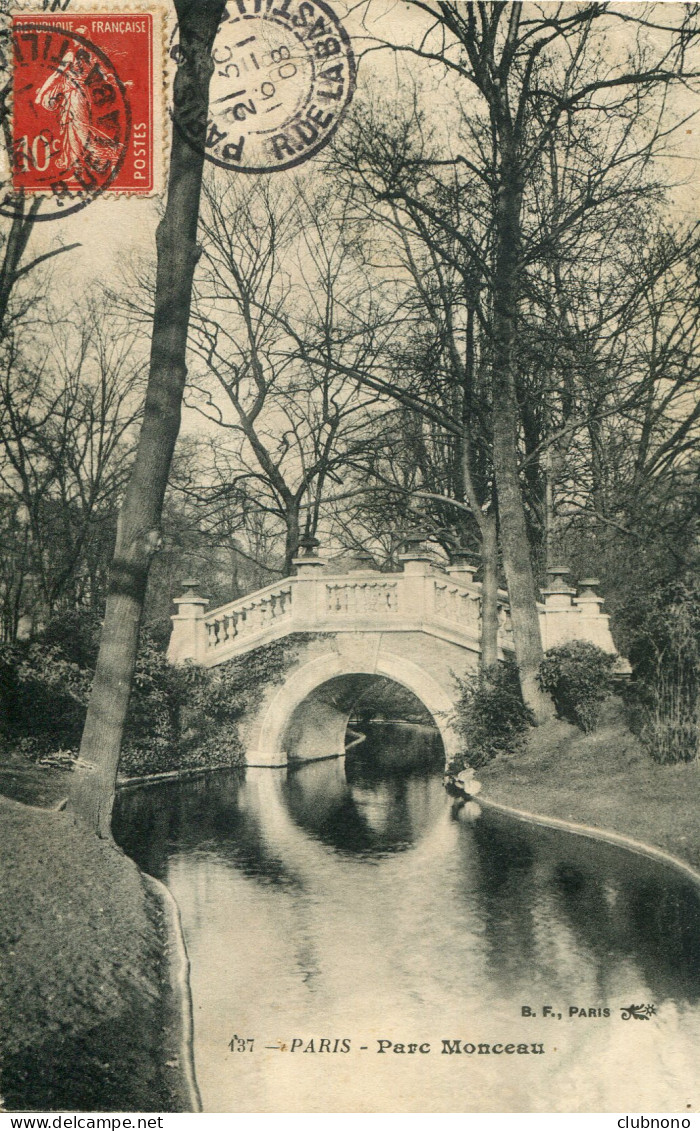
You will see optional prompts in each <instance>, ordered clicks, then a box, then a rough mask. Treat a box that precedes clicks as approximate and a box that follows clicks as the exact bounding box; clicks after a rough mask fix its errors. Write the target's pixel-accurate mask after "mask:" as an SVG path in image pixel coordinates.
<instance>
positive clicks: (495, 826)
mask: <svg viewBox="0 0 700 1131" xmlns="http://www.w3.org/2000/svg"><path fill="white" fill-rule="evenodd" d="M472 843H473V845H474V847H475V850H476V853H477V856H478V860H479V869H480V874H481V879H482V883H481V884H480V885H479V888H478V893H477V898H478V901H479V907H480V911H481V914H482V917H483V923H484V934H485V942H486V947H487V962H488V964H489V966H490V968H491V970H492V971H493V973H494V975H495V976H496V977H498V978H499V979H500V980H501V981H502V982H504V983H505V984H506V985H510V986H515V985H516V984H517V983H520V984H521V985H522V982H523V980H524V979H525V980H527V979H528V978H530V974H531V972H534V971H537V972H538V977H540V978H542V977H543V975H544V976H546V972H547V969H548V968H549V972H550V976H551V978H552V979H553V981H552V983H551V985H550V987H549V988H550V992H551V991H552V990H553V989H554V988H555V987H556V986H557V985H559V986H561V987H562V989H569V990H570V991H571V992H576V991H577V985H576V983H575V982H572V983H571V985H570V986H568V987H567V986H566V984H565V982H564V979H568V977H570V976H571V975H572V974H575V973H576V971H578V975H579V987H578V988H580V989H583V986H584V984H586V985H587V992H589V993H591V992H592V993H593V994H594V995H595V994H597V995H599V1001H598V1002H590V1003H589V1002H587V1001H584V1002H578V1001H575V1002H572V1004H578V1005H584V1006H585V1005H588V1004H591V1005H592V1004H599V1002H600V1001H603V1002H605V1001H606V1000H607V998H608V991H609V989H610V987H611V981H612V977H613V973H614V971H615V970H617V969H619V967H620V965H621V963H624V962H627V963H629V964H630V965H633V966H635V967H636V969H637V971H638V973H639V983H640V985H639V988H640V991H641V990H642V989H646V990H648V992H649V993H650V994H651V996H652V997H653V998H655V999H656V1001H657V1002H660V1001H663V1000H665V999H668V998H671V999H675V1000H680V999H683V1000H685V1001H687V1002H689V1003H695V1002H697V1001H698V999H699V998H700V893H698V892H697V891H695V890H694V889H693V888H692V887H691V886H690V885H689V884H687V883H686V882H684V881H683V880H682V879H681V878H680V877H678V878H677V877H676V876H674V874H673V872H672V871H671V870H670V869H668V868H664V867H662V866H659V865H658V864H655V863H654V862H653V861H648V860H645V859H643V858H641V857H638V856H636V855H634V854H632V853H629V852H626V851H624V850H622V849H616V848H614V847H612V846H609V845H604V844H598V843H595V842H593V841H590V840H586V839H584V838H578V837H572V836H570V835H568V834H566V833H563V832H562V833H559V832H556V831H554V830H549V829H542V828H533V827H529V826H527V825H524V824H523V825H520V826H516V827H513V826H512V825H511V824H510V823H508V824H506V823H504V821H503V820H502V819H501V818H497V817H494V816H493V815H489V816H487V818H486V819H482V820H480V821H479V822H478V823H477V824H476V826H475V827H474V830H473V842H472ZM463 851H465V852H467V851H470V849H469V847H468V844H467V842H466V841H465V842H464V847H463ZM468 898H469V899H470V900H471V898H473V897H472V894H471V893H470V894H469V896H468ZM554 939H558V946H556V945H553V940H554ZM562 948H563V949H562ZM543 984H544V982H543ZM615 1004H618V1003H617V1002H616V1003H615ZM623 1004H624V1003H623Z"/></svg>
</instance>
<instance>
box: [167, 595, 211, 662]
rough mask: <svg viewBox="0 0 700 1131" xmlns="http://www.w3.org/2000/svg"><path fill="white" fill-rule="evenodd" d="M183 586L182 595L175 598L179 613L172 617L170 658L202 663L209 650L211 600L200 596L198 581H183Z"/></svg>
mask: <svg viewBox="0 0 700 1131" xmlns="http://www.w3.org/2000/svg"><path fill="white" fill-rule="evenodd" d="M182 588H183V590H184V592H183V594H182V596H181V597H175V598H174V604H175V605H177V613H176V614H175V616H173V617H171V620H172V622H173V631H172V633H171V636H170V643H169V644H168V659H169V660H170V662H171V664H181V663H183V662H184V661H185V660H192V661H193V662H194V663H201V662H202V661H203V659H204V655H205V652H206V650H207V631H206V619H205V609H206V607H207V605H208V604H209V601H208V599H207V598H206V597H200V596H198V594H197V590H198V588H199V582H198V581H194V580H187V581H183V583H182Z"/></svg>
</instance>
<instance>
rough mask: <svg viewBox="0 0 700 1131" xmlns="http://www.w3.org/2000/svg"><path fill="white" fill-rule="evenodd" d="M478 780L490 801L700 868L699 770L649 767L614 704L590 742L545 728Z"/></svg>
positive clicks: (569, 729) (567, 729)
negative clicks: (617, 837)
mask: <svg viewBox="0 0 700 1131" xmlns="http://www.w3.org/2000/svg"><path fill="white" fill-rule="evenodd" d="M477 777H478V778H479V779H480V780H481V782H482V783H483V790H484V796H485V797H486V798H488V799H489V800H491V801H495V802H498V803H500V804H502V805H508V806H511V807H512V808H515V809H520V810H528V811H529V812H531V813H536V814H540V815H542V816H548V817H556V818H559V819H560V820H564V821H574V822H578V823H580V824H583V825H590V826H593V827H595V828H599V829H601V830H602V829H607V830H610V831H612V832H615V833H620V834H622V835H625V836H628V837H632V838H634V839H635V840H638V841H641V842H643V843H645V844H648V845H652V846H654V847H656V848H659V849H661V850H662V851H665V852H668V853H671V854H672V855H673V856H676V857H678V858H679V859H680V860H683V861H685V862H686V863H687V864H690V865H691V867H693V868H695V869H698V868H700V825H699V824H698V811H699V809H700V764H698V763H697V762H692V763H682V764H679V765H673V766H662V765H658V764H657V763H655V762H653V761H652V759H651V758H650V757H649V755H648V754H647V753H646V751H645V750H644V749H643V748H642V747H641V746H640V744H639V742H638V740H637V739H636V738H635V736H634V735H633V734H631V733H630V732H629V730H628V729H627V728H626V726H625V722H624V715H623V711H622V708H621V705H620V704H619V703H617V702H616V701H612V702H611V703H609V704H608V705H607V706H606V710H605V713H604V715H603V718H602V720H601V724H600V726H599V727H598V728H597V729H596V730H595V731H594V732H593V733H592V734H582V733H581V731H579V730H577V729H576V728H575V727H573V726H569V724H568V723H565V722H561V721H554V722H551V723H548V724H546V725H545V726H543V727H538V728H537V729H536V730H534V731H532V732H531V734H530V736H529V741H528V747H527V750H526V751H524V752H523V753H522V754H519V755H517V756H514V757H512V758H501V759H498V760H497V761H495V762H492V763H491V764H490V765H489V766H485V767H483V768H482V769H480V770H478V771H477Z"/></svg>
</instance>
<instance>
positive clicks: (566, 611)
mask: <svg viewBox="0 0 700 1131" xmlns="http://www.w3.org/2000/svg"><path fill="white" fill-rule="evenodd" d="M569 572H570V571H569V570H568V569H567V568H566V566H552V567H551V569H548V570H547V573H548V575H549V585H547V587H546V588H545V589H543V590H542V597H543V598H544V609H543V610H542V612H541V614H540V627H541V629H542V647H543V648H544V650H545V652H546V651H547V649H548V648H555V647H556V646H557V645H558V644H563V643H564V642H565V641H567V640H575V639H576V637H577V636H578V633H577V631H576V629H577V626H578V620H579V612H578V609H576V608H575V607H574V603H573V598H574V597H575V596H576V590H575V589H572V588H571V586H570V585H569V580H568V578H569Z"/></svg>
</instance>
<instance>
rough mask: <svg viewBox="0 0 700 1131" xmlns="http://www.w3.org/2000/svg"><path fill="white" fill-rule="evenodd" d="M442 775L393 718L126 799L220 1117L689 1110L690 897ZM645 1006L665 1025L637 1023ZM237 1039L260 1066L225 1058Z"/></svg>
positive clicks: (681, 884) (419, 737) (125, 825)
mask: <svg viewBox="0 0 700 1131" xmlns="http://www.w3.org/2000/svg"><path fill="white" fill-rule="evenodd" d="M409 734H410V738H409ZM435 760H437V768H436V767H435ZM441 761H442V758H441V751H440V749H439V741H438V742H435V740H434V739H431V738H430V737H429V736H427V735H425V734H421V733H419V732H417V731H414V732H409V731H407V730H406V728H403V727H402V728H398V729H397V728H394V729H391V730H389V729H388V728H387V729H386V730H384V732H383V733H380V732H379V731H377V732H375V733H374V734H373V735H372V736H371V741H370V743H369V744H368V745H366V746H365V747H364V748H363V747H361V746H358V747H356V748H354V750H353V751H351V753H350V754H349V755H348V756H347V758H346V759H336V760H330V761H326V762H316V763H313V764H310V765H307V766H303V767H300V768H297V769H294V770H270V769H259V770H254V769H248V770H246V771H244V772H241V773H233V772H228V773H218V774H213V775H211V776H209V777H207V778H202V779H199V780H196V781H191V782H183V783H169V784H167V785H160V786H153V787H149V788H144V789H139V790H134V791H130V792H127V793H124V794H123V795H122V796H121V798H120V801H119V807H118V813H117V817H116V824H115V832H116V835H117V837H118V839H119V840H120V842H121V843H122V844H123V845H124V847H125V848H126V850H127V851H128V852H129V853H130V854H131V855H133V856H134V857H135V858H136V860H137V861H138V862H139V864H140V865H141V866H142V867H144V868H145V869H146V870H147V871H150V872H152V873H153V874H155V875H158V876H160V877H161V878H162V879H164V880H166V882H167V883H168V884H169V886H170V888H171V890H172V891H173V893H174V895H175V897H176V899H177V901H178V903H179V905H180V909H181V913H182V919H183V924H184V929H185V934H186V938H187V944H188V949H189V952H190V958H191V962H192V990H193V997H194V1007H195V1030H196V1060H197V1073H198V1078H199V1083H200V1086H201V1089H202V1093H203V1097H204V1105H205V1110H208V1111H256V1112H264V1111H271V1112H282V1111H306V1112H314V1111H318V1112H332V1111H416V1112H425V1111H480V1110H481V1111H538V1110H539V1111H570V1110H581V1111H586V1110H588V1111H610V1110H624V1109H625V1108H629V1109H630V1110H653V1111H683V1110H686V1104H690V1105H691V1110H693V1109H695V1108H696V1107H697V1106H698V1096H697V1094H696V1084H695V1078H696V1075H697V1073H696V1071H695V1068H696V1059H697V1048H698V1042H699V1040H700V962H699V961H698V959H699V958H700V953H699V942H698V940H700V904H699V902H698V896H697V893H696V891H695V890H694V889H692V888H691V887H690V886H689V885H688V883H687V882H686V881H684V880H683V879H680V878H678V877H677V876H675V875H674V874H673V873H672V872H670V871H668V870H667V869H665V868H662V867H660V866H659V865H657V864H655V863H653V862H651V861H648V860H644V859H642V858H638V857H633V856H630V855H629V854H627V853H625V852H623V851H622V850H620V849H618V848H614V847H611V846H606V845H603V844H597V843H593V842H588V841H585V840H583V839H581V838H576V837H571V836H569V835H567V834H563V833H561V832H558V831H554V830H544V829H541V828H537V829H535V828H531V827H528V826H525V825H522V824H520V823H517V822H514V821H512V820H509V819H506V818H504V817H501V816H496V815H488V814H487V813H486V812H485V813H484V814H483V815H482V816H481V818H479V819H478V820H477V821H476V822H475V823H474V824H469V823H466V822H463V821H462V820H460V819H459V816H458V814H457V813H456V812H455V810H454V807H453V803H452V802H451V801H450V799H449V798H447V796H446V795H445V792H444V790H443V787H442V780H441V774H440V764H441ZM431 762H432V764H431ZM545 1003H546V1004H549V1005H551V1006H552V1007H554V1009H555V1011H560V1012H562V1014H564V1016H563V1018H562V1020H561V1021H559V1020H558V1019H556V1017H555V1018H554V1019H547V1020H545V1019H543V1018H542V1016H541V1012H542V1005H543V1004H545ZM635 1003H644V1004H647V1003H653V1004H654V1005H655V1006H656V1008H657V1013H656V1015H655V1016H652V1018H651V1019H650V1020H649V1021H645V1022H639V1021H635V1020H633V1019H632V1020H629V1021H622V1020H621V1017H622V1013H621V1007H623V1006H627V1005H630V1004H635ZM523 1005H528V1006H530V1007H531V1008H532V1009H534V1010H535V1011H536V1012H537V1016H536V1017H527V1018H526V1017H523V1016H522V1007H523ZM569 1006H572V1007H574V1008H576V1009H579V1010H582V1009H585V1010H586V1011H587V1012H588V1011H593V1010H598V1009H599V1010H601V1011H603V1010H604V1009H609V1010H610V1013H611V1016H610V1018H605V1017H599V1016H597V1015H596V1016H590V1017H589V1016H586V1017H585V1018H583V1017H581V1015H580V1014H578V1015H576V1016H574V1017H572V1018H569V1017H568V1016H567V1014H568V1008H569ZM234 1033H236V1034H238V1035H239V1036H244V1037H252V1038H254V1040H255V1044H254V1050H253V1052H252V1053H238V1052H231V1051H230V1049H229V1042H230V1041H231V1038H232V1036H233V1034H234ZM294 1038H301V1039H303V1040H304V1046H306V1045H308V1042H309V1041H311V1040H314V1041H315V1045H314V1048H315V1050H316V1051H314V1052H309V1053H303V1052H302V1051H301V1048H299V1047H297V1048H296V1050H295V1051H294V1052H293V1053H292V1052H291V1051H290V1042H291V1041H292V1039H294ZM321 1038H330V1039H332V1043H331V1046H330V1047H331V1048H333V1047H334V1044H333V1042H334V1041H335V1040H336V1038H341V1039H342V1038H345V1039H348V1040H349V1042H350V1052H348V1053H341V1052H340V1051H339V1052H337V1053H335V1054H333V1053H321V1052H319V1051H318V1048H319V1041H320V1039H321ZM378 1039H386V1040H389V1041H393V1042H395V1043H396V1042H403V1043H411V1042H414V1043H415V1042H421V1043H429V1044H430V1045H431V1052H430V1053H428V1054H424V1055H421V1054H420V1053H416V1054H412V1055H411V1054H399V1055H397V1054H394V1053H391V1052H388V1053H385V1054H378V1053H377V1052H376V1049H377V1041H378ZM443 1039H448V1040H454V1039H458V1040H461V1041H463V1042H474V1043H477V1044H478V1043H479V1042H482V1043H488V1044H489V1045H493V1044H496V1045H500V1044H504V1045H505V1044H508V1043H515V1044H516V1045H517V1044H518V1043H523V1044H524V1045H527V1046H528V1047H530V1046H531V1045H532V1044H533V1043H535V1044H536V1045H539V1044H540V1043H541V1044H543V1045H544V1047H545V1053H544V1055H542V1054H533V1053H532V1052H528V1053H527V1054H522V1055H521V1054H517V1053H514V1054H512V1055H510V1056H509V1057H508V1058H507V1059H506V1056H505V1055H494V1054H493V1053H488V1054H483V1055H480V1054H473V1055H472V1054H466V1055H465V1054H462V1053H460V1054H449V1053H448V1054H443V1053H441V1052H440V1049H441V1047H442V1040H443ZM281 1044H285V1045H286V1046H287V1048H286V1049H285V1050H284V1051H281V1050H280V1048H279V1046H280V1045H281ZM363 1045H364V1046H367V1048H366V1050H363V1049H362V1048H361V1046H363ZM266 1046H270V1047H266ZM304 1046H302V1047H304Z"/></svg>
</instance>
